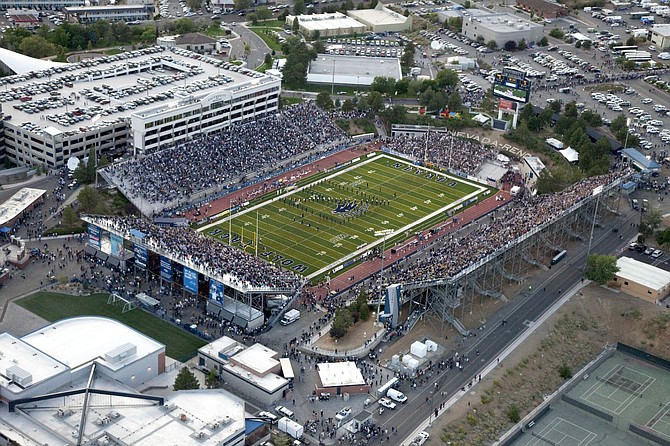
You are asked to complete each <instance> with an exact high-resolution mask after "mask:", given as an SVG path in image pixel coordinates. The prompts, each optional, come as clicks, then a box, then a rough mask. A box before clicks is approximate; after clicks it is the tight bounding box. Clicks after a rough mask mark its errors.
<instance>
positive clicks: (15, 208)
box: [0, 187, 46, 228]
mask: <svg viewBox="0 0 670 446" xmlns="http://www.w3.org/2000/svg"><path fill="white" fill-rule="evenodd" d="M45 193H46V190H44V189H32V188H30V187H24V188H22V189H21V190H19V191H18V192H17V193H15V194H14V195H12V196H11V198H10V199H9V200H7V201H5V202H4V203H2V204H0V228H1V227H3V226H5V225H6V224H7V223H8V222H10V221H12V220H14V219H15V218H16V217H18V216H19V215H21V212H23V211H24V210H26V208H27V207H29V206H30V205H31V204H33V203H34V202H35V200H37V199H38V198H40V197H41V196H42V195H44V194H45Z"/></svg>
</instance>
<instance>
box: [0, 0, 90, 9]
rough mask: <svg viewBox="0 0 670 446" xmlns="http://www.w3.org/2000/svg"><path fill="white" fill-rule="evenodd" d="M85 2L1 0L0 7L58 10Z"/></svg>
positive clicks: (69, 0) (68, 0) (74, 0)
mask: <svg viewBox="0 0 670 446" xmlns="http://www.w3.org/2000/svg"><path fill="white" fill-rule="evenodd" d="M84 3H85V0H0V9H37V10H58V9H63V8H65V7H66V6H84Z"/></svg>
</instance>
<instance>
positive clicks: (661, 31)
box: [649, 24, 670, 51]
mask: <svg viewBox="0 0 670 446" xmlns="http://www.w3.org/2000/svg"><path fill="white" fill-rule="evenodd" d="M649 34H651V39H650V40H651V43H653V44H654V45H656V48H658V49H659V51H661V50H662V51H665V50H667V49H669V48H670V25H668V24H666V25H654V26H652V27H651V29H650V30H649Z"/></svg>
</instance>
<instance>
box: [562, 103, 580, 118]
mask: <svg viewBox="0 0 670 446" xmlns="http://www.w3.org/2000/svg"><path fill="white" fill-rule="evenodd" d="M578 115H579V112H578V111H577V104H576V103H575V101H570V102H568V103H567V104H565V109H564V110H563V116H568V117H572V118H576V117H577V116H578Z"/></svg>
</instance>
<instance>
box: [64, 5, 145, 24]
mask: <svg viewBox="0 0 670 446" xmlns="http://www.w3.org/2000/svg"><path fill="white" fill-rule="evenodd" d="M63 12H64V13H65V18H66V19H67V20H68V21H71V22H79V23H84V24H85V23H93V22H97V21H98V20H107V21H108V22H117V21H120V22H135V21H138V20H149V19H151V15H152V13H153V6H147V5H120V6H117V5H114V6H82V7H73V6H68V7H67V8H63Z"/></svg>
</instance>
